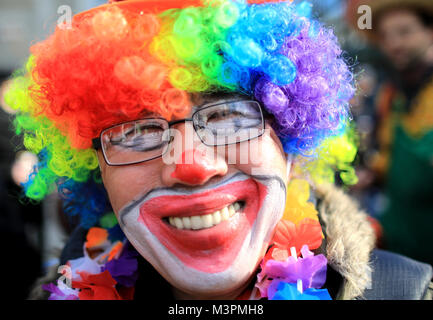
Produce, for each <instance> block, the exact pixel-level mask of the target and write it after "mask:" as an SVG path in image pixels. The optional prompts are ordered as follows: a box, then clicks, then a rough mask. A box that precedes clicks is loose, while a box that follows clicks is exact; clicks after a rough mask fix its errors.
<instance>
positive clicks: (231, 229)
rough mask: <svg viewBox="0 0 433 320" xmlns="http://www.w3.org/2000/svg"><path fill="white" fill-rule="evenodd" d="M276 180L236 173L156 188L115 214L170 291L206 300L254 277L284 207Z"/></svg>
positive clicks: (282, 189)
mask: <svg viewBox="0 0 433 320" xmlns="http://www.w3.org/2000/svg"><path fill="white" fill-rule="evenodd" d="M285 196H286V190H285V184H284V182H283V180H282V179H281V178H280V177H277V176H248V175H245V174H243V173H237V174H235V175H233V176H231V177H230V178H227V179H224V181H222V182H219V183H218V184H213V185H205V186H203V187H199V188H193V189H192V188H176V189H174V188H170V189H169V188H161V189H154V190H152V191H151V192H149V193H147V194H145V195H143V196H141V197H140V198H138V199H136V200H134V201H132V202H131V203H130V204H128V205H127V206H125V207H124V208H123V209H121V210H120V211H119V214H118V217H119V221H120V226H121V227H122V230H123V232H124V233H125V235H126V237H127V238H128V240H129V241H130V242H131V244H132V245H133V246H134V247H135V248H136V250H137V251H138V252H139V253H140V254H141V255H142V256H143V257H144V258H145V259H146V260H147V261H148V262H149V263H150V264H152V265H153V267H154V268H155V269H156V270H157V271H158V272H159V273H160V274H161V275H162V276H163V277H164V278H165V279H166V280H167V281H168V282H169V283H170V284H171V285H172V286H173V287H175V288H177V289H178V290H181V291H183V292H185V293H188V294H192V295H196V296H200V297H203V298H204V299H206V298H212V297H217V296H220V295H225V294H228V293H230V292H233V291H235V290H237V289H239V288H241V287H242V286H244V285H245V284H246V282H247V281H248V280H249V279H250V278H251V277H252V276H254V273H255V272H256V269H257V266H258V264H259V263H260V261H261V259H262V258H263V255H264V254H265V252H266V249H267V247H268V244H269V241H270V240H271V237H272V235H273V232H274V230H275V227H276V225H277V223H278V221H279V220H280V219H281V217H282V215H283V211H284V205H285Z"/></svg>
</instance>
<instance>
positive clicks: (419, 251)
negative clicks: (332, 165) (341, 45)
mask: <svg viewBox="0 0 433 320" xmlns="http://www.w3.org/2000/svg"><path fill="white" fill-rule="evenodd" d="M360 5H368V6H370V7H371V9H372V21H373V25H372V28H371V29H365V30H362V31H363V32H362V33H363V34H365V35H366V36H367V39H368V41H370V42H371V43H372V44H373V45H375V46H377V47H378V48H379V49H380V51H381V52H382V53H383V54H384V56H385V57H386V58H387V60H388V61H389V62H390V66H389V68H388V70H387V75H388V77H387V80H386V81H385V82H384V83H382V84H381V86H380V88H379V92H378V94H377V96H376V103H375V104H376V113H377V128H376V137H377V142H378V152H377V153H376V154H375V156H374V157H373V158H372V160H371V161H370V168H371V169H372V170H373V171H374V172H375V175H376V179H378V180H379V181H380V182H381V183H382V186H383V188H384V191H385V194H386V198H387V204H386V206H385V209H384V212H383V213H382V214H381V224H382V227H383V230H384V235H383V236H384V238H383V245H384V246H385V247H386V248H387V249H389V250H391V251H394V252H398V253H401V254H404V255H407V256H410V257H413V258H415V259H418V260H421V261H425V262H428V263H430V264H433V246H431V242H432V239H433V238H432V228H433V1H430V0H424V1H422V0H418V1H413V0H411V1H408V0H406V1H402V0H391V1H388V0H386V1H366V0H357V1H351V3H350V4H349V7H348V14H349V17H350V20H351V22H352V24H353V25H354V27H355V28H357V26H356V22H357V16H356V12H357V10H356V9H357V8H358V6H360ZM358 30H360V29H359V28H358Z"/></svg>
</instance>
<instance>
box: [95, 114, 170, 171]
mask: <svg viewBox="0 0 433 320" xmlns="http://www.w3.org/2000/svg"><path fill="white" fill-rule="evenodd" d="M167 129H168V123H167V122H166V121H165V120H162V119H144V120H136V121H131V122H128V123H123V124H119V125H117V126H114V127H111V128H109V129H106V130H104V131H103V132H102V134H101V143H102V150H103V152H104V155H105V158H106V160H107V162H109V164H112V165H116V164H131V163H136V162H141V161H146V160H150V159H154V158H156V157H159V156H161V155H162V154H163V153H164V152H165V151H166V149H167V146H168V139H167V137H168V135H167V134H165V133H166V132H168V131H167Z"/></svg>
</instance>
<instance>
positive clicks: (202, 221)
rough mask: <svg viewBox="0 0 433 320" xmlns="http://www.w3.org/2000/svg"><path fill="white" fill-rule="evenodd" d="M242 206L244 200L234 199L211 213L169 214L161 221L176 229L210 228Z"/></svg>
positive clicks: (241, 209)
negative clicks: (185, 215)
mask: <svg viewBox="0 0 433 320" xmlns="http://www.w3.org/2000/svg"><path fill="white" fill-rule="evenodd" d="M244 208H245V202H244V201H236V202H233V203H231V204H230V205H228V206H225V207H224V208H222V209H221V210H217V211H215V212H213V213H208V214H202V215H193V216H188V217H178V216H170V217H165V218H163V221H164V222H165V223H168V224H169V225H171V226H173V227H174V228H177V229H184V230H202V229H207V228H212V227H214V226H217V225H219V224H220V223H222V222H224V221H227V220H229V219H231V218H232V217H233V216H235V215H237V214H240V213H241V212H242V211H243V209H244Z"/></svg>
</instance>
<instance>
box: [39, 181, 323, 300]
mask: <svg viewBox="0 0 433 320" xmlns="http://www.w3.org/2000/svg"><path fill="white" fill-rule="evenodd" d="M309 194H310V190H309V185H308V183H307V182H306V181H305V180H299V179H295V180H293V181H292V182H291V183H290V184H289V186H288V189H287V199H286V208H285V211H284V215H283V218H282V220H281V221H280V222H279V223H278V225H277V228H276V232H275V235H274V237H273V239H272V241H271V247H270V249H269V250H268V251H267V253H266V255H265V257H264V258H263V260H262V261H261V263H260V268H261V270H260V272H259V273H258V275H257V281H256V283H255V286H254V290H253V293H252V294H251V296H254V295H256V294H257V293H258V294H259V297H258V298H267V299H269V300H331V297H330V295H329V293H328V291H327V290H326V289H321V288H322V287H323V285H324V284H325V280H326V267H327V259H326V257H325V256H324V255H323V254H319V255H314V254H313V253H312V252H311V251H310V250H315V249H317V248H319V247H320V245H321V244H322V239H323V234H322V229H321V226H320V223H319V220H318V213H317V211H316V209H315V208H314V205H313V204H312V203H310V202H308V199H309ZM83 250H84V256H83V257H82V258H78V259H74V260H69V261H68V263H67V265H66V266H67V268H66V269H64V270H69V274H68V272H66V279H67V280H69V283H65V282H64V281H63V280H64V278H65V277H61V278H60V279H59V280H58V281H57V285H54V284H52V283H51V284H48V285H43V289H44V290H47V291H49V292H50V293H51V295H50V297H49V300H132V299H133V297H134V286H135V282H136V281H137V278H138V261H137V259H138V257H139V254H138V253H137V252H136V251H135V249H134V248H133V247H132V245H131V244H130V243H129V242H128V241H127V240H126V239H125V240H124V241H115V242H112V241H110V240H109V234H108V231H107V230H106V229H104V228H99V227H93V228H91V229H89V232H88V234H87V237H86V242H85V243H84V248H83ZM62 278H63V279H62ZM66 282H68V281H66ZM257 290H258V292H257ZM253 298H254V297H253Z"/></svg>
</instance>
